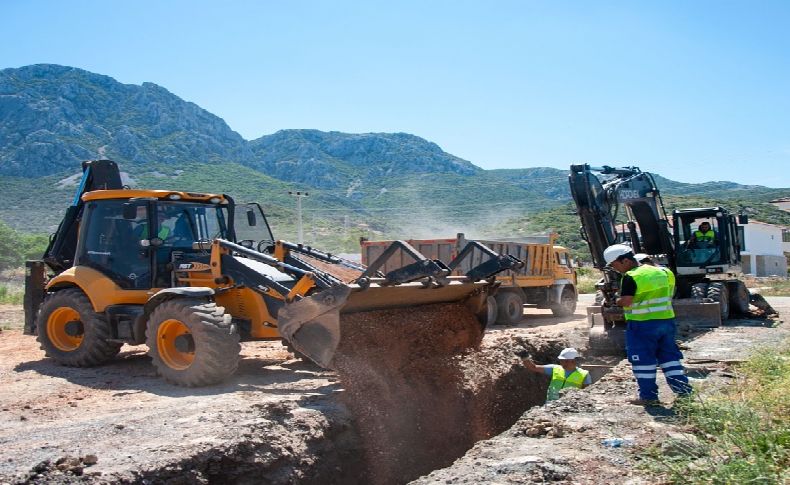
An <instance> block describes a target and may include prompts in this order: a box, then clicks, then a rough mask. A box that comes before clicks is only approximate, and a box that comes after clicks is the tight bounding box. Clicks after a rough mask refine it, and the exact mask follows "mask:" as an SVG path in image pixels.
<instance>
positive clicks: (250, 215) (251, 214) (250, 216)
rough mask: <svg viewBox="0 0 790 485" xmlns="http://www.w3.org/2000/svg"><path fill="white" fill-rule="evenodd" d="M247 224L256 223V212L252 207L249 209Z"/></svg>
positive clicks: (252, 224)
mask: <svg viewBox="0 0 790 485" xmlns="http://www.w3.org/2000/svg"><path fill="white" fill-rule="evenodd" d="M247 224H248V225H250V226H254V225H256V224H257V223H256V221H255V212H254V211H253V210H252V209H247Z"/></svg>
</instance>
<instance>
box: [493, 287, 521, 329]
mask: <svg viewBox="0 0 790 485" xmlns="http://www.w3.org/2000/svg"><path fill="white" fill-rule="evenodd" d="M496 305H497V308H498V312H499V318H498V319H497V322H498V323H501V324H502V325H509V324H515V323H518V322H520V321H521V319H522V318H523V317H524V300H523V299H522V298H521V296H520V295H519V294H518V293H514V292H512V291H504V292H502V291H500V293H497V295H496Z"/></svg>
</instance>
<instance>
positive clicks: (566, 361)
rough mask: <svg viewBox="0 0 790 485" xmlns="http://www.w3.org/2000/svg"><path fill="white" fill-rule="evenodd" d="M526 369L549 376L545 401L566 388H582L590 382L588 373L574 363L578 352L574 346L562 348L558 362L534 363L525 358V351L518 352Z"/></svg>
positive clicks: (553, 397) (558, 394)
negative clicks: (557, 363)
mask: <svg viewBox="0 0 790 485" xmlns="http://www.w3.org/2000/svg"><path fill="white" fill-rule="evenodd" d="M518 356H519V357H521V360H522V361H523V362H524V366H525V367H526V368H527V370H529V371H532V372H537V373H541V374H546V375H548V376H551V381H550V382H549V390H548V392H547V393H546V401H553V400H555V399H558V398H559V397H560V391H561V390H563V389H566V388H573V387H575V388H577V389H584V388H585V387H587V386H589V385H590V384H591V383H592V380H591V378H590V373H589V372H588V371H586V370H584V369H582V368H581V367H579V366H577V365H576V359H577V358H578V357H579V352H577V351H576V349H574V348H567V349H563V351H562V352H560V355H559V356H558V357H557V359H558V360H559V362H560V364H559V365H556V364H548V365H535V363H534V362H532V361H531V360H530V359H528V358H527V355H526V352H522V353H519V354H518Z"/></svg>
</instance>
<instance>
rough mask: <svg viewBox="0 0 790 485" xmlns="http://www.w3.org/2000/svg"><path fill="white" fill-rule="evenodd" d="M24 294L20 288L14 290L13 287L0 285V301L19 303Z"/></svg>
mask: <svg viewBox="0 0 790 485" xmlns="http://www.w3.org/2000/svg"><path fill="white" fill-rule="evenodd" d="M24 296H25V295H24V292H23V291H22V290H14V289H9V288H8V287H7V286H0V303H10V304H12V305H21V304H22V301H23V299H24Z"/></svg>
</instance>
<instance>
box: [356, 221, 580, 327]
mask: <svg viewBox="0 0 790 485" xmlns="http://www.w3.org/2000/svg"><path fill="white" fill-rule="evenodd" d="M556 237H557V235H556V234H550V235H547V236H533V237H529V238H520V239H485V240H484V239H474V240H469V239H467V238H466V236H465V235H464V234H463V233H458V234H457V235H456V236H455V237H454V238H447V239H408V240H407V242H408V243H409V244H410V245H411V246H413V247H414V248H415V249H416V250H417V251H419V252H420V253H422V254H425V255H428V256H429V257H430V258H433V259H438V260H441V261H445V262H450V261H452V260H453V259H454V258H456V257H457V256H458V255H460V254H462V253H463V251H464V249H465V248H467V247H477V248H478V250H477V251H476V252H475V253H474V255H473V256H472V257H470V258H468V259H465V260H464V261H465V262H464V264H463V265H461V266H460V267H457V268H455V270H454V271H455V273H456V274H459V275H460V274H464V273H465V272H467V271H469V269H470V267H471V266H473V265H476V264H480V263H482V260H483V258H486V257H490V256H489V255H487V253H486V252H485V251H483V250H480V248H479V247H480V245H482V246H484V247H486V248H488V249H490V250H491V251H493V252H494V253H495V254H502V255H508V256H511V257H513V258H515V259H517V260H518V261H521V263H522V265H521V266H519V267H516V268H514V269H511V270H508V271H504V272H502V273H499V274H498V275H497V276H496V280H497V282H498V283H499V285H500V286H499V288H498V289H497V291H496V295H494V296H492V297H491V298H490V301H489V302H488V311H489V313H490V315H489V320H490V322H489V323H494V322H496V323H500V324H514V323H518V322H519V321H520V320H521V319H522V317H523V315H524V305H525V304H528V305H535V306H536V307H537V308H546V309H551V311H552V313H553V314H554V315H556V316H558V317H566V316H570V315H573V312H574V311H575V310H576V300H577V297H578V292H577V289H576V283H577V278H576V270H575V268H574V264H573V260H572V259H571V256H570V253H569V251H568V250H567V249H566V248H564V247H562V246H559V245H556V244H555V241H556ZM470 242H475V243H477V246H469V244H470ZM392 243H393V241H386V240H381V241H371V240H368V239H365V238H363V239H361V240H360V246H361V253H362V263H363V264H368V263H369V262H372V261H374V260H375V259H376V258H379V257H380V256H381V255H382V254H385V253H386V252H387V249H388V248H390V246H391V245H392ZM391 253H392V254H390V255H389V257H388V258H387V260H386V262H385V264H384V266H383V268H384V269H385V270H387V271H393V270H396V269H398V268H400V267H403V266H405V265H407V264H410V263H411V262H412V260H413V258H412V257H411V256H410V255H409V254H407V253H404V252H396V251H391Z"/></svg>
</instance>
